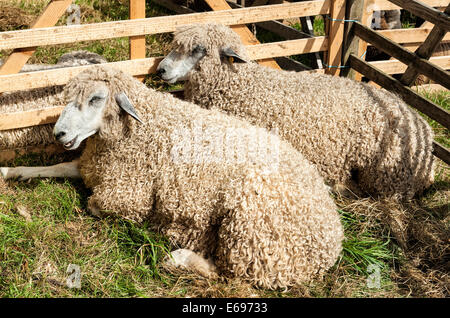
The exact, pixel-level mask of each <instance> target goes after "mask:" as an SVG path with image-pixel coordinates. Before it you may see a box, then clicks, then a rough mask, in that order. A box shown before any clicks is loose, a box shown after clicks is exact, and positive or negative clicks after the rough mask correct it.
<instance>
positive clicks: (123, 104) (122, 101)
mask: <svg viewBox="0 0 450 318" xmlns="http://www.w3.org/2000/svg"><path fill="white" fill-rule="evenodd" d="M115 98H116V102H117V105H119V106H120V108H122V109H123V110H124V111H126V112H127V114H129V115H130V116H131V117H133V118H134V119H136V120H137V121H138V122H140V123H141V124H143V122H142V120H141V119H140V118H139V116H138V115H137V114H136V110H135V109H134V106H133V104H131V102H130V100H129V99H128V96H127V95H126V94H125V93H124V92H122V93H119V94H117V95H116V96H115Z"/></svg>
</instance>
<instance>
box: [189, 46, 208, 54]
mask: <svg viewBox="0 0 450 318" xmlns="http://www.w3.org/2000/svg"><path fill="white" fill-rule="evenodd" d="M205 52H206V49H205V48H204V47H203V46H201V45H197V46H196V47H195V48H194V49H193V50H192V53H193V54H198V53H205Z"/></svg>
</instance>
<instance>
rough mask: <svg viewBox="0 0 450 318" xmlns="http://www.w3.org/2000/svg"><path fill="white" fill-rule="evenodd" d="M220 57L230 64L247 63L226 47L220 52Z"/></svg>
mask: <svg viewBox="0 0 450 318" xmlns="http://www.w3.org/2000/svg"><path fill="white" fill-rule="evenodd" d="M220 56H222V57H225V58H226V60H227V61H228V62H230V64H233V63H247V61H246V60H244V59H243V58H242V57H240V56H239V55H238V54H237V53H236V52H234V51H233V50H232V49H231V48H229V47H227V48H225V49H222V51H220Z"/></svg>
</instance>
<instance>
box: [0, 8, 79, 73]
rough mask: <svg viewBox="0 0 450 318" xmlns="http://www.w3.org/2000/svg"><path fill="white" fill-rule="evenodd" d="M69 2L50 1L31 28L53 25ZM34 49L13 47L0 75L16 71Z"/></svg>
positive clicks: (0, 70) (1, 68)
mask: <svg viewBox="0 0 450 318" xmlns="http://www.w3.org/2000/svg"><path fill="white" fill-rule="evenodd" d="M71 4H72V0H53V1H51V2H50V3H49V4H48V5H47V7H46V8H45V9H44V12H42V14H41V15H40V16H39V18H38V19H37V20H36V21H35V22H34V24H33V25H32V26H31V29H36V28H45V27H50V26H54V25H55V24H56V23H57V22H58V20H59V18H60V17H61V16H62V15H63V14H64V13H65V12H66V10H67V8H68V7H69V6H70V5H71ZM35 51H36V48H35V47H31V48H21V49H15V50H14V51H13V52H12V53H11V54H10V55H9V56H8V58H7V59H6V61H5V63H4V64H3V65H2V66H1V67H0V75H7V74H14V73H18V72H19V71H20V70H21V69H22V67H23V66H24V65H25V64H26V63H27V61H28V60H29V59H30V57H31V56H32V55H33V53H34V52H35Z"/></svg>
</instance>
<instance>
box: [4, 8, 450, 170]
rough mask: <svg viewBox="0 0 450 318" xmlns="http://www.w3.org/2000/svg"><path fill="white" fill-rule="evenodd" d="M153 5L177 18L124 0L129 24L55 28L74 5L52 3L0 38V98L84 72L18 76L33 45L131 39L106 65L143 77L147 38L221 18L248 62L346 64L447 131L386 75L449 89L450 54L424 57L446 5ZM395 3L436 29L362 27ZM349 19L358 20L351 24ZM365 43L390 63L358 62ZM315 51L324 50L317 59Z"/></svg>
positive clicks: (38, 118) (329, 68)
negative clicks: (263, 35)
mask: <svg viewBox="0 0 450 318" xmlns="http://www.w3.org/2000/svg"><path fill="white" fill-rule="evenodd" d="M154 1H155V2H156V3H158V4H160V5H162V6H165V7H166V8H168V9H170V10H173V11H175V12H176V13H179V15H171V16H164V17H153V18H145V0H130V20H124V21H113V22H104V23H94V24H84V25H70V26H58V27H55V26H54V25H55V24H56V23H57V21H58V19H59V18H60V17H61V16H62V15H63V14H64V12H65V10H66V9H67V8H68V6H69V5H70V4H71V3H72V1H71V0H53V1H50V3H49V5H48V6H47V7H46V9H45V10H44V12H43V13H42V15H41V16H40V17H39V19H38V20H37V21H36V22H35V24H34V25H32V27H31V28H30V29H28V30H20V31H10V32H1V33H0V50H10V49H12V50H13V53H12V54H11V55H10V56H9V58H8V59H7V60H6V61H5V64H4V65H3V66H2V67H1V68H0V94H1V93H3V92H8V91H15V90H22V89H32V88H40V87H46V86H52V85H63V84H65V83H67V82H68V81H69V80H70V78H72V77H73V76H75V75H77V74H78V73H80V72H81V71H83V70H84V69H86V68H89V67H90V66H79V67H71V68H64V69H53V70H46V71H39V72H31V73H18V72H19V70H20V69H21V68H22V66H23V65H24V64H25V63H26V62H27V61H28V59H29V58H30V57H31V56H32V54H33V53H34V51H35V50H36V47H38V46H46V45H57V44H68V43H73V42H78V41H94V40H102V39H111V38H118V37H130V60H127V61H120V62H113V63H108V64H107V65H110V66H112V67H115V68H118V69H121V70H123V71H125V72H127V73H129V74H131V75H133V76H136V77H138V78H140V79H143V77H144V76H145V75H147V74H149V73H153V72H155V71H156V67H157V65H158V63H159V62H160V61H161V59H162V58H163V57H153V58H146V57H145V56H146V50H145V35H149V34H159V33H166V32H173V31H175V29H176V28H177V27H179V26H180V25H184V24H192V23H202V22H203V23H204V22H218V21H220V22H221V23H223V24H225V25H230V26H232V28H233V29H234V30H235V31H236V32H237V33H238V34H239V35H240V36H241V39H242V41H243V42H244V44H246V45H248V46H247V49H248V53H249V55H250V57H251V58H252V59H253V60H257V61H258V63H260V64H263V65H266V66H269V67H274V68H280V67H281V68H289V69H295V70H304V69H307V68H306V67H305V66H304V65H302V64H301V63H299V62H297V61H294V60H291V59H289V58H288V57H289V56H292V55H298V54H305V53H309V54H312V55H313V57H314V61H315V67H317V69H315V70H313V71H315V72H326V73H328V74H330V75H335V76H337V75H343V76H350V75H351V74H352V73H350V72H349V70H350V67H351V68H352V69H354V70H356V71H357V72H358V73H360V74H363V75H364V76H366V77H368V78H370V79H371V80H372V81H374V82H376V83H378V84H379V85H381V86H383V87H386V88H387V89H390V90H393V91H395V92H397V93H399V94H400V95H401V96H403V98H404V99H405V100H406V101H407V102H408V103H410V104H411V105H412V106H413V107H416V108H417V109H419V110H420V111H422V112H424V113H425V114H427V115H428V116H430V117H431V118H433V119H435V120H436V121H438V122H440V123H441V124H443V125H444V126H445V127H446V128H449V122H450V121H449V114H448V112H446V111H445V110H443V109H441V108H439V107H438V106H437V105H435V104H433V103H431V102H429V101H428V100H426V99H424V98H422V97H420V96H419V95H417V94H415V93H414V92H413V91H412V90H411V89H410V88H408V86H410V83H409V82H408V83H406V79H407V78H406V77H405V79H404V81H403V82H402V81H398V80H395V79H394V78H392V77H391V76H390V74H399V73H404V72H406V73H407V74H409V75H407V76H408V78H409V79H411V78H414V77H415V76H416V75H417V74H416V73H417V72H415V70H417V69H419V70H420V73H422V74H425V75H426V76H428V77H429V78H430V79H432V80H434V81H436V82H437V83H439V84H440V85H442V86H444V87H446V88H449V86H448V78H449V74H448V72H446V71H445V70H446V69H450V57H449V56H444V57H436V58H431V59H430V61H428V59H429V58H430V56H428V55H431V54H428V53H429V52H430V51H432V50H434V47H435V44H436V43H437V42H439V41H440V40H445V41H449V40H450V36H448V35H446V32H447V31H448V28H449V27H448V26H449V22H448V19H449V18H448V15H447V14H446V13H443V12H440V11H438V10H437V9H433V8H432V7H437V8H446V7H447V6H448V4H449V2H448V0H423V3H425V4H426V5H428V6H424V5H423V3H419V2H418V1H414V0H407V1H402V0H390V1H387V0H365V1H364V0H315V1H300V2H293V3H289V2H285V3H283V4H276V5H265V6H255V7H240V6H239V5H237V4H236V3H232V2H226V0H205V1H206V3H207V4H208V5H209V7H210V8H211V9H212V11H208V12H194V11H192V10H191V9H189V8H186V7H182V6H180V5H176V4H175V3H174V2H172V1H171V0H154ZM255 3H257V4H265V3H267V0H266V1H264V0H262V1H255ZM399 6H401V7H403V8H405V9H407V10H410V11H411V12H412V13H413V14H415V15H418V16H420V17H422V18H424V19H426V20H428V21H430V22H431V23H433V24H435V25H436V26H435V27H432V26H427V27H424V28H420V29H399V30H386V31H379V32H374V31H372V30H370V29H369V28H368V27H367V25H368V24H369V23H370V21H369V17H370V16H371V14H372V11H373V10H392V9H398V8H399ZM424 8H425V9H424ZM371 10H372V11H371ZM317 15H323V16H325V17H326V19H325V21H326V35H325V36H314V33H313V30H312V23H311V19H310V18H309V17H311V16H317ZM289 18H300V19H301V23H302V31H298V30H296V29H294V28H292V27H289V26H287V25H285V24H283V23H281V22H280V20H283V19H289ZM353 20H354V21H356V20H358V21H360V22H350V21H353ZM253 23H254V24H256V25H257V26H258V27H261V28H264V29H267V30H269V31H271V32H273V33H275V34H278V35H279V36H281V37H282V38H284V39H285V40H283V41H280V42H273V43H265V44H261V43H259V42H258V41H257V39H256V38H255V36H254V34H253V33H252V32H251V31H250V30H249V29H248V28H247V26H246V25H248V24H253ZM435 29H436V30H435ZM437 29H439V30H437ZM427 39H431V40H428V42H430V43H431V44H429V43H428V42H427ZM438 39H439V40H438ZM397 43H400V44H403V45H404V46H405V47H401V46H399V45H398V44H397ZM418 43H419V44H420V43H424V45H422V46H421V50H422V51H423V52H418V53H417V54H416V53H412V52H410V51H408V49H415V47H414V46H418V45H419V44H418ZM427 43H428V44H427ZM425 44H426V45H425ZM367 45H375V46H377V47H378V48H380V49H382V50H383V51H385V52H387V53H388V54H390V55H392V56H393V57H394V58H396V60H389V61H380V62H370V63H368V62H366V61H364V60H363V59H361V58H360V57H361V56H362V55H363V54H362V53H363V52H364V51H365V50H366V47H367ZM419 50H420V48H419ZM319 52H323V58H324V59H323V60H322V59H321V56H320V55H319V54H318V53H319ZM425 53H426V54H425ZM432 63H433V64H432ZM341 73H342V74H341ZM353 76H355V75H353ZM358 76H359V75H358V74H357V73H356V76H355V78H356V79H358ZM405 76H406V74H405ZM61 109H62V107H51V108H47V109H43V110H37V111H28V112H17V113H7V114H0V130H7V129H15V128H23V127H29V126H34V125H41V124H47V123H52V122H55V121H56V119H57V117H58V115H59V113H60V111H61ZM435 154H436V155H437V156H439V157H440V158H441V159H443V160H444V161H445V162H447V163H449V162H450V159H449V158H450V156H449V152H448V150H446V149H445V148H444V147H442V146H440V145H438V144H436V145H435Z"/></svg>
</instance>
